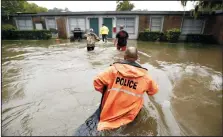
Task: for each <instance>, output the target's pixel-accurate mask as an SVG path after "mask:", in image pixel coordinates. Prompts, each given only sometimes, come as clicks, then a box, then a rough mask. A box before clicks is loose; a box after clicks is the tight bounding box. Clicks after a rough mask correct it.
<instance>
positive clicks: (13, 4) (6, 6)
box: [1, 0, 48, 16]
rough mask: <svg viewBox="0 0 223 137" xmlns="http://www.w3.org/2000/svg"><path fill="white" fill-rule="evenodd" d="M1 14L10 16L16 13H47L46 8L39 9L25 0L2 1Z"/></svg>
mask: <svg viewBox="0 0 223 137" xmlns="http://www.w3.org/2000/svg"><path fill="white" fill-rule="evenodd" d="M1 4H2V5H1V8H2V13H3V14H5V15H7V16H8V15H10V14H13V13H16V12H35V13H38V12H47V11H48V10H47V8H44V7H40V6H38V5H36V4H34V3H28V2H27V1H25V0H12V1H10V0H2V3H1Z"/></svg>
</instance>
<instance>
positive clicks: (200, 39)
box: [185, 34, 217, 44]
mask: <svg viewBox="0 0 223 137" xmlns="http://www.w3.org/2000/svg"><path fill="white" fill-rule="evenodd" d="M185 42H194V43H205V44H216V43H217V42H216V40H215V39H214V37H213V35H207V34H187V35H186V40H185Z"/></svg>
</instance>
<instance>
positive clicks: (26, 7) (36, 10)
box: [23, 2, 48, 13]
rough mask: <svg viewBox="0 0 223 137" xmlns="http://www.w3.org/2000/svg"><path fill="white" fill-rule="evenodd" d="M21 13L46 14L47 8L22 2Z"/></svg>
mask: <svg viewBox="0 0 223 137" xmlns="http://www.w3.org/2000/svg"><path fill="white" fill-rule="evenodd" d="M23 8H24V9H23V12H34V13H39V12H47V11H48V10H47V8H44V7H40V6H38V5H36V4H35V3H28V2H24V4H23Z"/></svg>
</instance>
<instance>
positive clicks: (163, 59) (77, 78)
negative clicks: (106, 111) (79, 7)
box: [2, 40, 222, 136]
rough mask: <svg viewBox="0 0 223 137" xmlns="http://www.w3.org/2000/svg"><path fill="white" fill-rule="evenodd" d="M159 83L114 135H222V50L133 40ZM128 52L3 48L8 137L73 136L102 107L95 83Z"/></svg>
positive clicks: (22, 44) (72, 46) (27, 45)
mask: <svg viewBox="0 0 223 137" xmlns="http://www.w3.org/2000/svg"><path fill="white" fill-rule="evenodd" d="M129 45H131V46H136V47H138V50H139V59H138V62H139V63H140V64H142V66H143V67H146V68H147V69H148V73H149V74H150V75H151V76H152V78H153V79H154V80H155V81H157V83H158V84H159V88H160V91H159V93H158V94H157V95H155V96H154V97H147V96H146V95H145V97H144V98H145V108H144V110H143V111H142V112H141V114H140V116H139V117H138V118H137V120H136V121H134V122H133V123H131V124H130V125H129V126H126V127H123V128H121V129H119V130H118V131H114V132H110V133H106V134H109V135H158V136H159V135H222V128H221V127H222V125H221V122H220V121H222V72H221V71H222V55H221V48H218V47H211V48H208V47H201V46H199V48H194V47H190V46H188V45H186V44H169V43H159V42H156V43H150V42H137V41H129ZM123 54H124V52H121V51H117V50H116V48H115V47H114V46H113V44H112V42H110V43H106V44H105V43H97V45H96V48H95V50H94V51H91V52H87V50H86V43H84V42H80V43H79V42H74V43H69V42H68V41H67V40H62V41H61V43H60V44H57V43H56V41H50V40H49V41H15V42H9V41H6V42H3V45H2V133H3V135H38V136H39V135H72V134H73V132H74V129H75V128H77V127H78V126H79V125H80V124H82V123H83V122H84V121H85V120H86V119H87V118H88V117H89V116H90V115H91V114H92V113H93V112H94V111H95V110H96V108H97V107H98V105H99V102H100V98H101V94H100V93H98V92H96V91H95V90H94V88H93V83H92V82H93V78H94V76H96V74H98V73H99V72H101V71H103V70H104V69H106V68H107V67H108V66H109V65H110V64H112V63H113V62H116V61H120V60H122V59H123Z"/></svg>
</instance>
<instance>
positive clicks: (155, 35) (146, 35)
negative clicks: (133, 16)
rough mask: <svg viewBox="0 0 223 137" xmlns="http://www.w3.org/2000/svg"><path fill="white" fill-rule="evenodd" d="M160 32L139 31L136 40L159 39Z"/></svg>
mask: <svg viewBox="0 0 223 137" xmlns="http://www.w3.org/2000/svg"><path fill="white" fill-rule="evenodd" d="M161 34H162V33H161V32H139V36H138V40H142V41H156V40H159V39H160V36H161Z"/></svg>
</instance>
